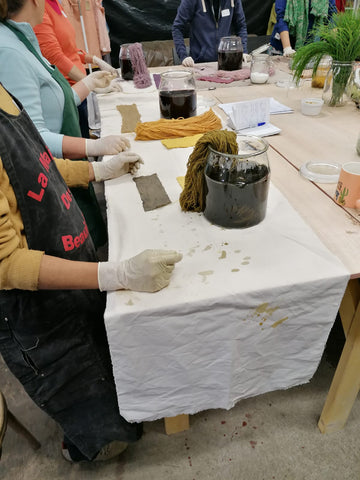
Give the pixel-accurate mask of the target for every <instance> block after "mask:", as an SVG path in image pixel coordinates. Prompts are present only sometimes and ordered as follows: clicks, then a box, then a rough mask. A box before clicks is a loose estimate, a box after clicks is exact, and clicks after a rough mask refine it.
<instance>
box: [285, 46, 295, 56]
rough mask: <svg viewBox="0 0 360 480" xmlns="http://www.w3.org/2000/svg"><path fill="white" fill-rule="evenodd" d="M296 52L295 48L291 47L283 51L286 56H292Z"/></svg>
mask: <svg viewBox="0 0 360 480" xmlns="http://www.w3.org/2000/svg"><path fill="white" fill-rule="evenodd" d="M294 54H295V50H294V49H293V48H291V47H285V48H284V51H283V55H284V57H292V56H293V55H294Z"/></svg>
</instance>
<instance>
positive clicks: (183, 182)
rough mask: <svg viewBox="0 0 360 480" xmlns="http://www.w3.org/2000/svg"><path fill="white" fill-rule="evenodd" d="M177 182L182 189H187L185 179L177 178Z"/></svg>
mask: <svg viewBox="0 0 360 480" xmlns="http://www.w3.org/2000/svg"><path fill="white" fill-rule="evenodd" d="M176 180H177V181H178V184H179V185H180V187H181V188H182V189H183V190H184V187H185V177H176Z"/></svg>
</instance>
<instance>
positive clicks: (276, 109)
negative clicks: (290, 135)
mask: <svg viewBox="0 0 360 480" xmlns="http://www.w3.org/2000/svg"><path fill="white" fill-rule="evenodd" d="M293 112H294V110H293V109H292V108H290V107H287V106H286V105H283V104H282V103H280V102H278V101H277V100H275V98H273V97H270V115H279V114H280V113H293Z"/></svg>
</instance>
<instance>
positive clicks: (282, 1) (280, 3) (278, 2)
mask: <svg viewBox="0 0 360 480" xmlns="http://www.w3.org/2000/svg"><path fill="white" fill-rule="evenodd" d="M286 1H287V0H275V12H276V24H275V26H274V30H273V32H272V35H271V39H270V43H271V45H272V46H273V47H274V48H275V49H276V50H278V51H280V52H282V51H283V47H282V44H281V40H280V33H281V32H284V31H287V32H288V31H289V27H288V25H287V23H286V22H285V20H284V15H285V9H286ZM309 10H311V0H310V5H309ZM336 11H337V9H336V4H335V0H329V17H331V15H332V14H333V13H335V12H336ZM314 20H315V17H314V15H311V14H310V15H309V27H308V31H310V30H311V29H312V27H313V25H314ZM291 46H292V47H293V48H295V45H291Z"/></svg>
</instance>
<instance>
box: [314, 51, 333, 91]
mask: <svg viewBox="0 0 360 480" xmlns="http://www.w3.org/2000/svg"><path fill="white" fill-rule="evenodd" d="M330 66H331V57H330V56H329V55H324V56H323V58H322V59H321V60H320V62H319V65H318V67H317V69H316V72H315V74H314V76H313V77H312V80H311V86H312V87H313V88H324V84H325V79H326V75H327V74H328V72H329V70H330Z"/></svg>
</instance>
